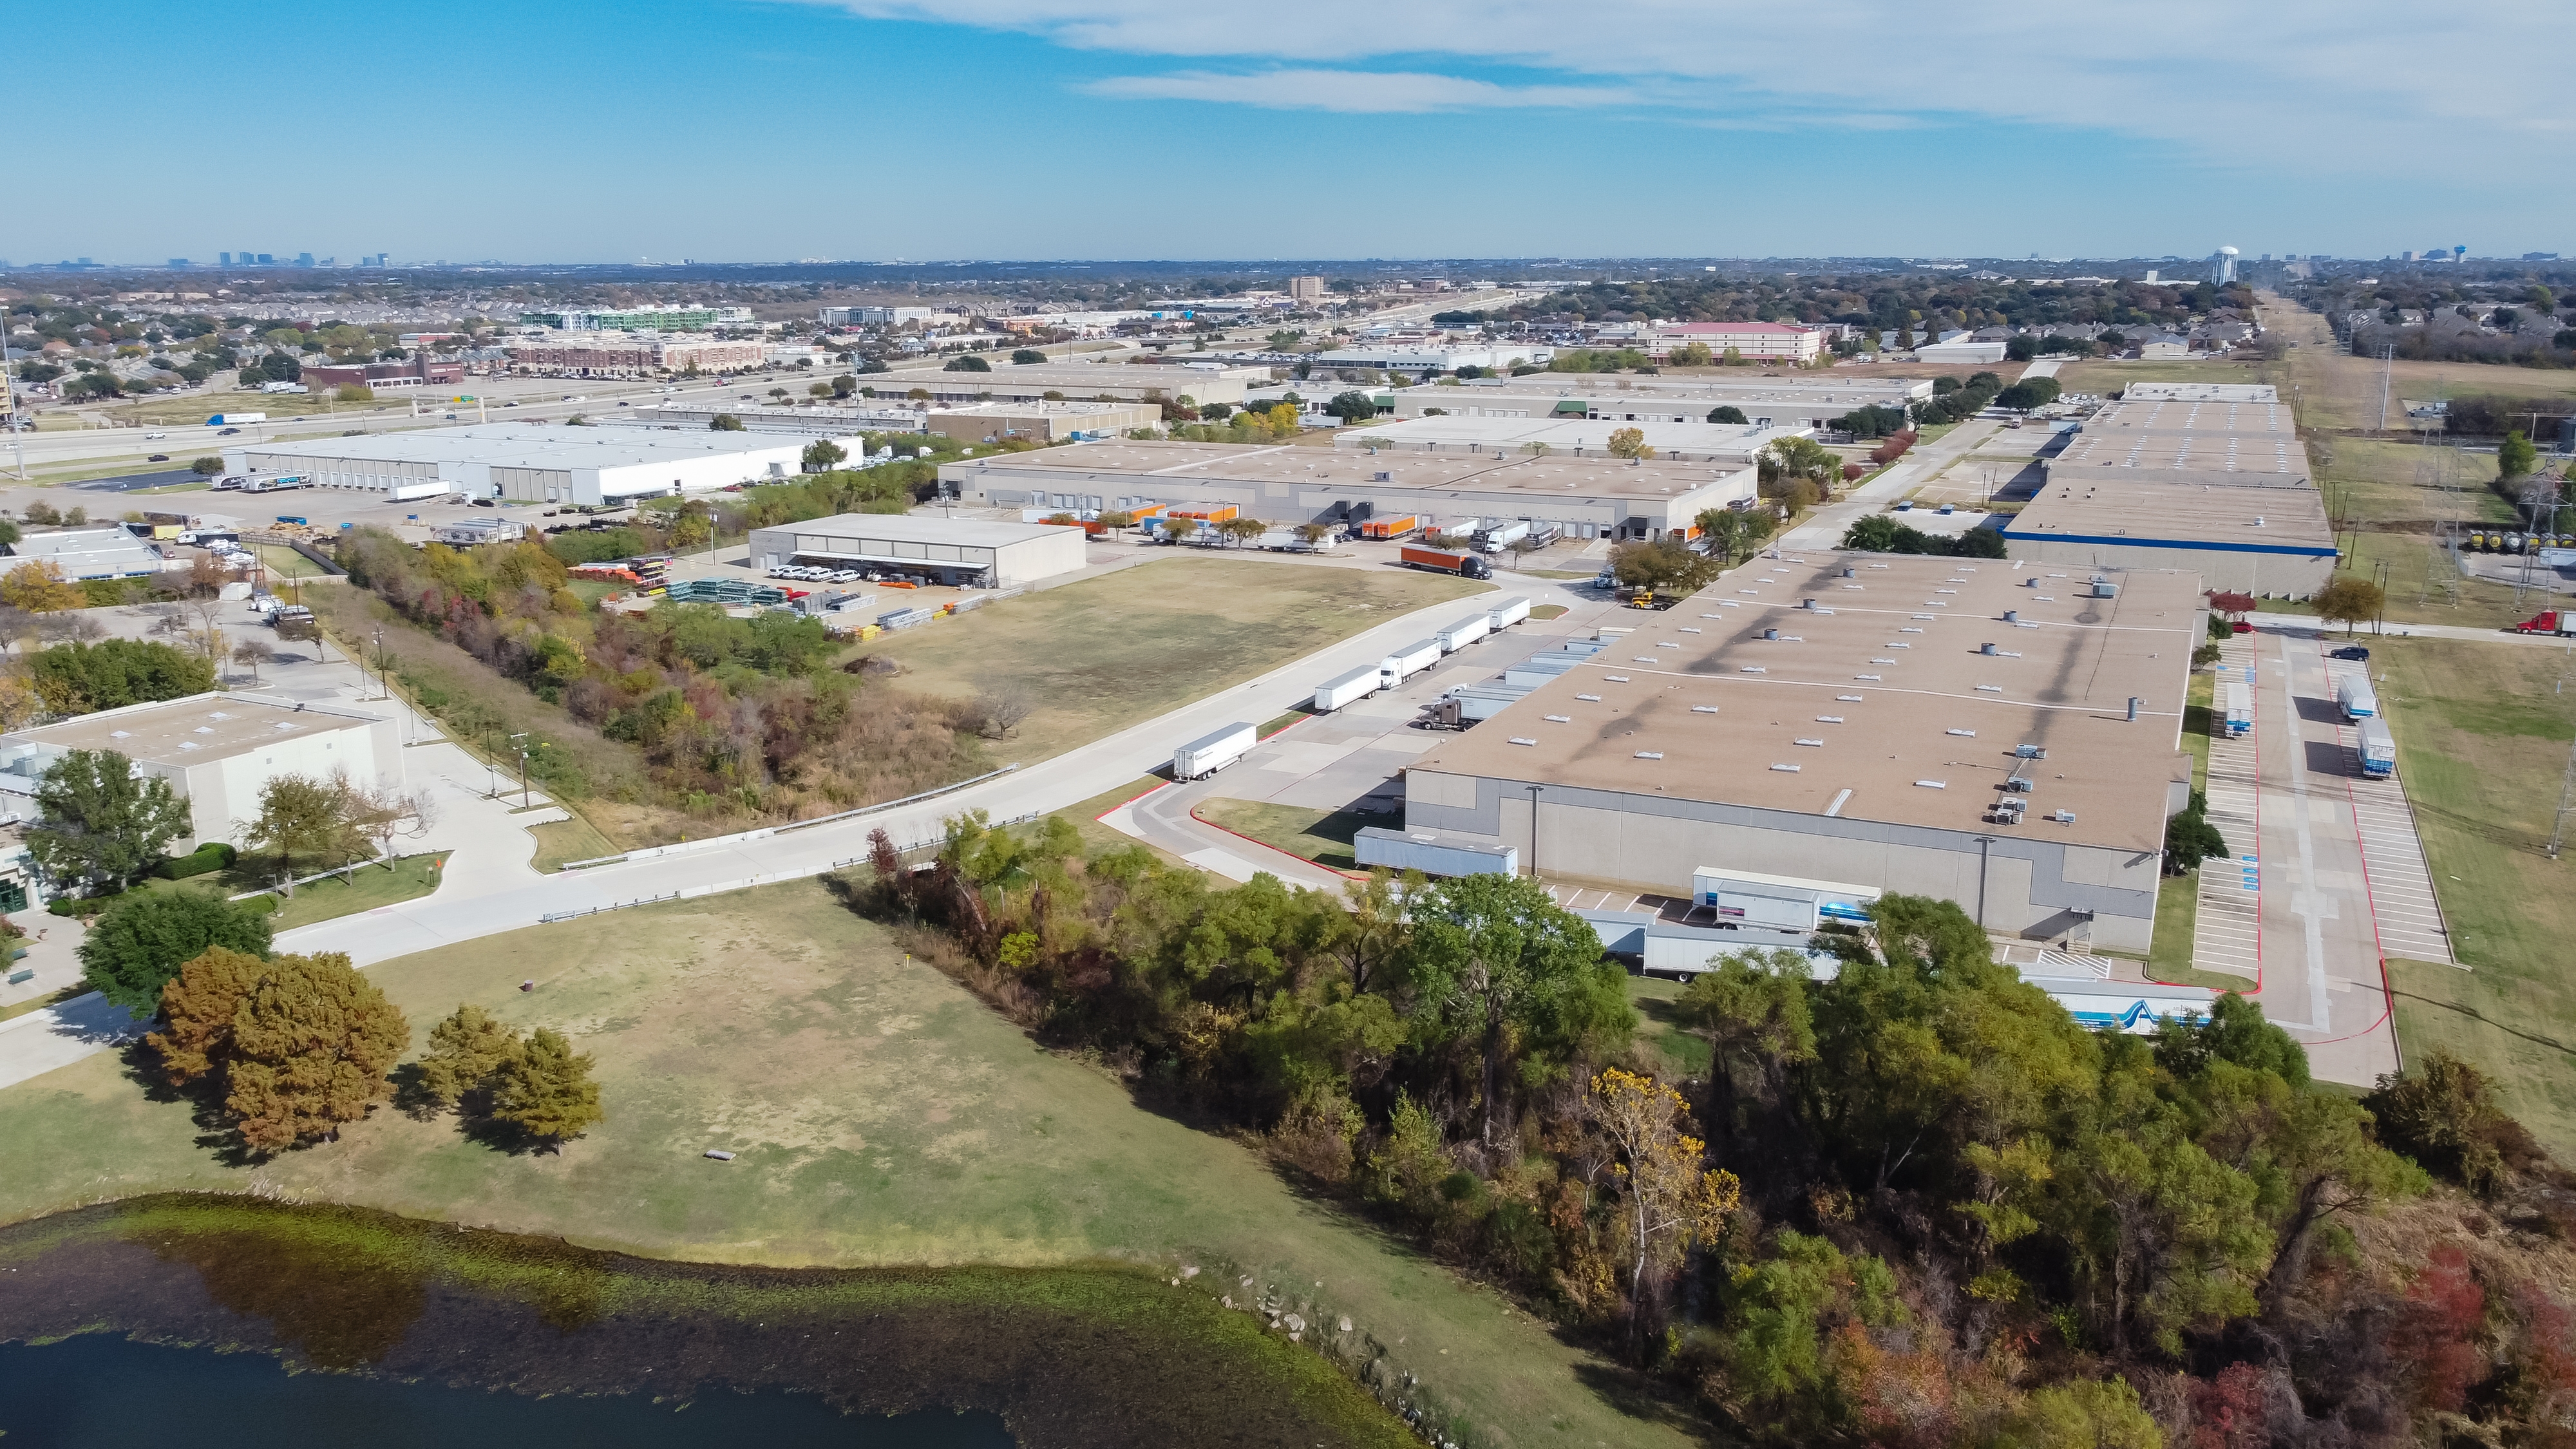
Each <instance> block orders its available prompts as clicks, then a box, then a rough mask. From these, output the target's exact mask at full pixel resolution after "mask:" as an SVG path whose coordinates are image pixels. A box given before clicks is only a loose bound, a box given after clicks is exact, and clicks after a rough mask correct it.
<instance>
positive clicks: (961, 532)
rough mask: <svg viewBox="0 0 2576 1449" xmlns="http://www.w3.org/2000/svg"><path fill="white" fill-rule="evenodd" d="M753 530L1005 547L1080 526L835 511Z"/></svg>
mask: <svg viewBox="0 0 2576 1449" xmlns="http://www.w3.org/2000/svg"><path fill="white" fill-rule="evenodd" d="M752 532H754V533H819V534H845V535H855V536H859V537H865V538H882V539H893V540H899V541H901V542H904V543H954V544H961V545H964V546H965V547H968V548H1008V547H1010V546H1011V545H1012V544H1015V543H1028V542H1030V541H1032V540H1035V539H1053V538H1062V537H1064V536H1065V535H1066V534H1067V533H1068V532H1070V533H1072V534H1073V535H1074V536H1075V537H1077V538H1078V537H1080V536H1081V534H1082V530H1080V529H1070V530H1069V529H1067V528H1066V527H1065V526H1064V525H1062V524H1059V523H986V522H984V521H982V520H980V519H973V518H914V517H912V516H911V515H909V514H902V513H835V514H833V515H832V516H831V517H829V518H809V519H807V520H805V521H804V522H802V523H778V524H771V525H769V526H767V527H763V528H755V529H753V530H752Z"/></svg>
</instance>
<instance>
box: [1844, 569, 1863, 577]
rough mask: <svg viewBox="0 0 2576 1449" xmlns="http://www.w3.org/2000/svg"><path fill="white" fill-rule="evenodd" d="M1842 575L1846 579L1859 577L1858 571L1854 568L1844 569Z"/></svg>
mask: <svg viewBox="0 0 2576 1449" xmlns="http://www.w3.org/2000/svg"><path fill="white" fill-rule="evenodd" d="M1843 577H1844V578H1847V579H1851V578H1858V577H1860V573H1859V571H1858V570H1856V569H1845V570H1843Z"/></svg>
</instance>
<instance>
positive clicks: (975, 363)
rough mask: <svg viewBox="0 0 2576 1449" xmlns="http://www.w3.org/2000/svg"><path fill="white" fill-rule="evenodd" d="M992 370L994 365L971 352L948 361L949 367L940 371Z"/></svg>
mask: <svg viewBox="0 0 2576 1449" xmlns="http://www.w3.org/2000/svg"><path fill="white" fill-rule="evenodd" d="M992 370H993V364H991V363H989V362H986V361H985V360H984V359H982V358H980V357H977V356H976V355H975V354H974V353H971V352H968V353H964V354H961V355H959V356H956V357H952V358H950V359H948V365H947V366H946V367H943V368H941V369H940V371H942V372H991V371H992Z"/></svg>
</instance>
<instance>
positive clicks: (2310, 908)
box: [2192, 621, 2456, 1085]
mask: <svg viewBox="0 0 2576 1449" xmlns="http://www.w3.org/2000/svg"><path fill="white" fill-rule="evenodd" d="M2327 647H2328V646H2327V644H2326V643H2325V641H2324V639H2323V638H2322V636H2321V635H2320V634H2319V633H2318V631H2317V629H2316V628H2315V626H2314V624H2313V623H2312V622H2309V621H2301V622H2300V623H2299V624H2297V625H2295V626H2291V627H2281V626H2278V625H2273V624H2265V625H2263V626H2261V627H2259V628H2258V630H2257V631H2256V632H2255V633H2253V634H2250V635H2239V636H2237V637H2236V638H2235V639H2233V640H2231V641H2230V642H2228V643H2227V644H2226V645H2224V646H2222V651H2221V658H2220V666H2219V667H2220V678H2221V680H2222V682H2224V681H2226V680H2230V679H2246V678H2249V677H2250V678H2251V680H2252V682H2253V683H2254V686H2255V688H2254V728H2253V731H2252V733H2251V734H2249V735H2248V736H2247V737H2246V738H2244V739H2242V740H2227V739H2217V740H2214V741H2212V744H2211V748H2210V757H2209V781H2208V786H2207V794H2208V797H2209V819H2210V823H2211V824H2213V825H2216V826H2217V827H2218V829H2219V831H2220V833H2221V834H2223V835H2225V836H2226V837H2227V843H2228V847H2229V857H2230V858H2229V859H2226V860H2219V859H2213V860H2211V861H2209V862H2208V863H2206V864H2204V865H2203V866H2202V867H2201V878H2200V886H2199V893H2200V894H2199V918H2198V925H2197V929H2196V930H2195V932H2194V938H2193V943H2192V960H2193V964H2194V965H2195V966H2197V967H2198V968H2200V969H2201V970H2204V971H2217V972H2224V973H2227V974H2230V975H2235V976H2242V977H2245V978H2247V979H2249V980H2250V981H2251V982H2252V983H2253V985H2252V987H2251V989H2249V990H2247V991H2246V992H2245V995H2246V996H2247V997H2248V998H2250V999H2252V1000H2253V1001H2255V1002H2257V1003H2259V1004H2260V1005H2261V1006H2262V1008H2263V1012H2264V1015H2265V1016H2267V1017H2269V1018H2270V1019H2271V1020H2272V1021H2273V1022H2274V1023H2276V1024H2278V1025H2280V1026H2282V1027H2284V1028H2286V1029H2288V1030H2289V1032H2290V1033H2291V1035H2293V1036H2295V1037H2297V1038H2298V1039H2299V1040H2300V1041H2301V1042H2303V1043H2305V1044H2306V1045H2307V1048H2308V1058H2309V1062H2310V1065H2311V1068H2312V1069H2313V1070H2314V1071H2315V1073H2316V1075H2317V1077H2318V1078H2319V1079H2321V1080H2324V1081H2330V1082H2342V1083H2347V1084H2352V1085H2367V1084H2369V1083H2370V1082H2372V1081H2374V1080H2375V1079H2376V1078H2377V1077H2378V1076H2379V1075H2380V1074H2381V1073H2383V1072H2390V1071H2394V1070H2396V1069H2397V1065H2398V1051H2397V1039H2396V1028H2395V1019H2394V1016H2393V1014H2392V1011H2391V1002H2390V998H2389V994H2388V979H2387V973H2386V970H2385V968H2384V966H2383V962H2384V961H2385V959H2386V958H2387V957H2390V956H2397V957H2402V958H2405V959H2408V960H2419V961H2437V962H2443V963H2448V964H2456V963H2455V961H2454V958H2453V956H2452V953H2451V948H2450V937H2449V933H2448V931H2447V930H2446V929H2445V928H2444V925H2443V921H2442V914H2441V907H2440V904H2439V902H2438V901H2437V900H2436V899H2435V896H2434V893H2433V887H2432V878H2431V873H2430V871H2429V870H2428V869H2427V868H2426V865H2425V861H2424V849H2423V845H2422V842H2421V841H2420V840H2419V839H2418V838H2417V836H2416V833H2415V826H2414V817H2413V813H2412V811H2411V810H2410V809H2409V808H2408V806H2407V801H2406V794H2405V789H2404V785H2403V783H2402V781H2400V780H2398V779H2394V778H2392V779H2389V780H2385V781H2381V780H2365V779H2363V778H2361V763H2360V754H2359V751H2358V749H2357V740H2356V738H2355V733H2356V732H2355V731H2354V730H2353V728H2352V727H2351V726H2349V725H2347V724H2345V723H2344V721H2343V717H2342V712H2341V710H2340V709H2339V708H2337V706H2336V705H2335V703H2334V693H2335V686H2336V684H2337V683H2339V682H2340V681H2341V679H2342V678H2343V674H2342V673H2341V672H2339V671H2346V670H2359V669H2362V668H2364V667H2365V666H2362V665H2346V664H2344V663H2342V662H2340V661H2333V660H2329V659H2328V658H2327V657H2326V650H2327Z"/></svg>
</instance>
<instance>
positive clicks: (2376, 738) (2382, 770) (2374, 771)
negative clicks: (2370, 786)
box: [2360, 716, 2397, 780]
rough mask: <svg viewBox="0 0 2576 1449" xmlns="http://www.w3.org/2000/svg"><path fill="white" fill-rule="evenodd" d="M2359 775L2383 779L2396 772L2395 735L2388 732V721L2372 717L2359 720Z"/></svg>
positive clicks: (2370, 778)
mask: <svg viewBox="0 0 2576 1449" xmlns="http://www.w3.org/2000/svg"><path fill="white" fill-rule="evenodd" d="M2360 733H2361V741H2360V748H2361V777H2362V778H2363V779H2365V780H2385V779H2387V778H2388V777H2389V776H2391V775H2394V774H2396V773H2397V737H2396V736H2394V735H2392V734H2390V733H2389V732H2388V721H2386V720H2384V719H2379V718H2377V717H2375V716H2374V717H2373V718H2370V719H2366V720H2363V721H2362V722H2361V731H2360Z"/></svg>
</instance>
